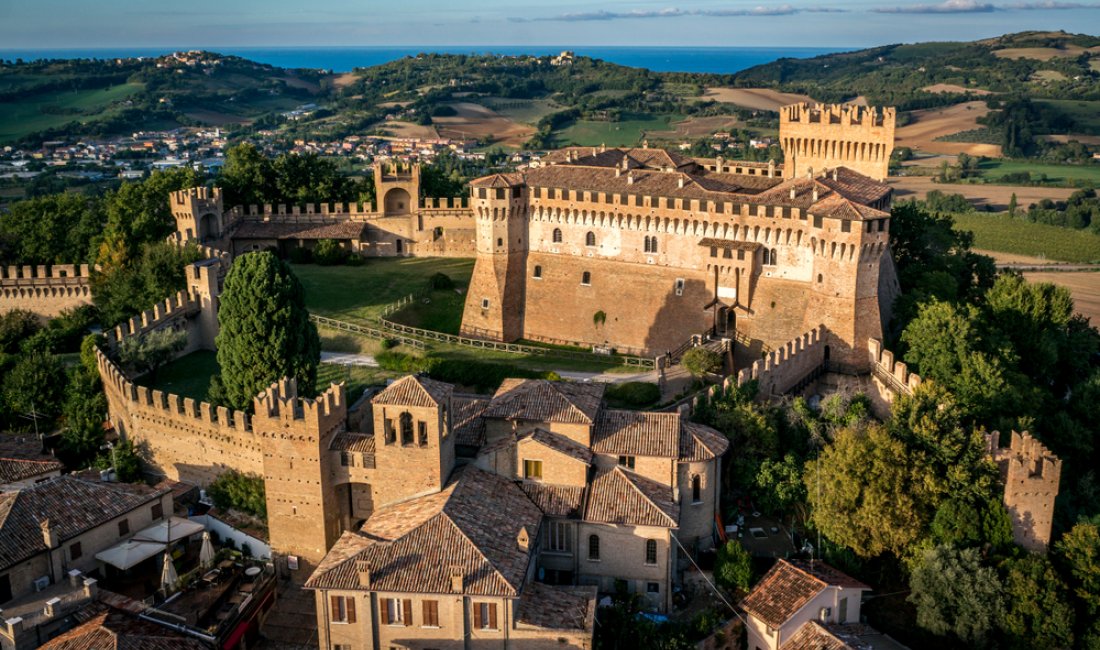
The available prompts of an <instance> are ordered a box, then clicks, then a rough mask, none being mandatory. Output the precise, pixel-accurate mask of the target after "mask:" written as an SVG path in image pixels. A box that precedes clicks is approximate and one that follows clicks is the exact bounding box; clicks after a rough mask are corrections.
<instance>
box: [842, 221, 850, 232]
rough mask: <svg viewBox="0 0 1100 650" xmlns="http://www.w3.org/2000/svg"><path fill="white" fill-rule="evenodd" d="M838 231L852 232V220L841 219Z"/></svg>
mask: <svg viewBox="0 0 1100 650" xmlns="http://www.w3.org/2000/svg"><path fill="white" fill-rule="evenodd" d="M840 232H852V222H851V221H848V220H847V219H843V220H841V222H840Z"/></svg>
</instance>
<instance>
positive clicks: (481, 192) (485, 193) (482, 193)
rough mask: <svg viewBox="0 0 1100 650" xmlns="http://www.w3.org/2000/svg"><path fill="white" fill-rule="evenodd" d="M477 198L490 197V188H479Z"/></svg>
mask: <svg viewBox="0 0 1100 650" xmlns="http://www.w3.org/2000/svg"><path fill="white" fill-rule="evenodd" d="M477 198H479V199H487V198H489V190H487V189H485V188H484V187H479V188H477Z"/></svg>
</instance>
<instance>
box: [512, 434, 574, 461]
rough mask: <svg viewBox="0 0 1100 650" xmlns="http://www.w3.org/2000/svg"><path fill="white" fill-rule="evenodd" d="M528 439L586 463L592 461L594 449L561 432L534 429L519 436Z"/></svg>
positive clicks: (520, 438)
mask: <svg viewBox="0 0 1100 650" xmlns="http://www.w3.org/2000/svg"><path fill="white" fill-rule="evenodd" d="M527 439H530V440H533V441H534V442H536V443H538V444H540V445H542V446H544V447H547V448H549V449H553V450H554V451H556V452H558V453H561V454H565V455H566V456H569V457H571V458H575V459H577V460H579V461H581V462H583V463H585V464H588V463H591V462H592V450H590V449H589V448H588V447H585V446H584V445H581V444H578V443H576V442H574V441H572V440H570V439H569V438H566V437H565V436H563V435H561V434H558V433H552V432H550V431H546V430H544V429H532V430H531V431H528V432H527V433H525V434H523V435H521V436H520V437H519V440H520V441H522V440H527Z"/></svg>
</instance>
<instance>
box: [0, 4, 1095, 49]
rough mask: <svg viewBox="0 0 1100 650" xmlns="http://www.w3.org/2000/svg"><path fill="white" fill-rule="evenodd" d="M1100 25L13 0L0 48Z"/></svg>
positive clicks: (917, 14) (1091, 9)
mask: <svg viewBox="0 0 1100 650" xmlns="http://www.w3.org/2000/svg"><path fill="white" fill-rule="evenodd" d="M1031 29H1043V30H1056V29H1064V30H1066V31H1072V32H1085V33H1092V34H1098V33H1100V0H1080V1H1074V0H1031V1H1028V0H989V1H988V2H986V1H983V0H896V1H895V2H893V3H890V2H887V1H885V0H883V1H879V0H835V1H834V2H820V1H817V0H789V2H766V1H765V0H749V1H744V0H721V1H719V0H680V1H677V0H660V1H658V0H603V1H602V2H601V1H595V2H594V1H592V0H556V1H555V2H527V1H525V0H400V1H394V0H386V1H382V0H322V1H320V2H318V1H314V2H305V1H303V0H188V1H187V2H185V3H171V4H169V3H167V2H164V0H0V49H3V48H62V47H72V48H89V47H109V48H117V47H165V46H172V47H176V46H178V47H202V46H237V47H241V46H261V45H265V46H271V45H524V44H531V45H559V44H560V45H726V46H754V45H757V46H776V45H802V46H820V47H847V46H853V47H854V46H868V45H878V44H885V43H897V42H913V41H927V40H970V39H975V38H982V37H988V36H995V35H999V34H1003V33H1006V32H1014V31H1023V30H1031Z"/></svg>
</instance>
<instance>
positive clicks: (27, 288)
mask: <svg viewBox="0 0 1100 650" xmlns="http://www.w3.org/2000/svg"><path fill="white" fill-rule="evenodd" d="M91 302H92V288H91V270H90V268H89V267H88V265H87V264H80V265H76V264H54V265H52V266H50V265H38V266H6V267H0V314H5V313H7V312H9V311H12V310H15V309H25V310H27V311H29V312H33V313H34V314H36V315H37V316H39V317H40V318H43V319H48V318H53V317H55V316H57V315H59V314H60V313H61V312H63V311H64V310H66V309H72V308H73V307H79V306H80V305H89V304H91Z"/></svg>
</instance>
